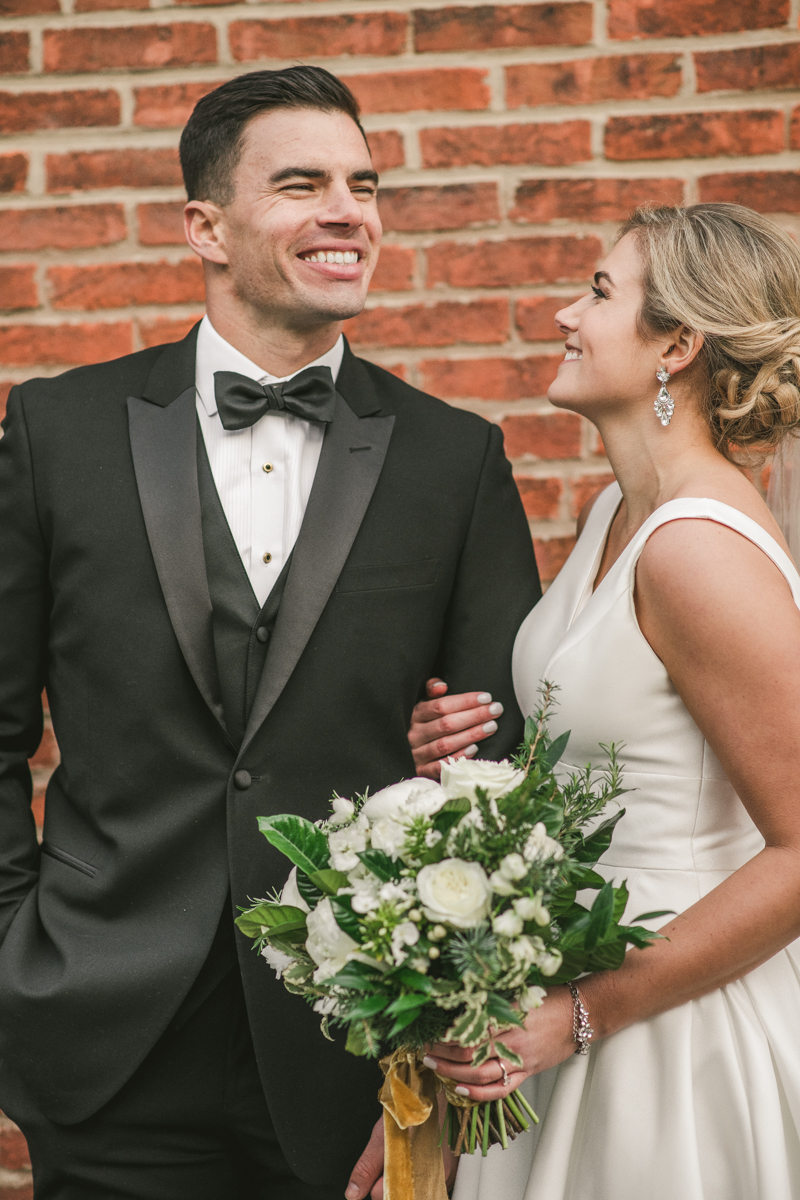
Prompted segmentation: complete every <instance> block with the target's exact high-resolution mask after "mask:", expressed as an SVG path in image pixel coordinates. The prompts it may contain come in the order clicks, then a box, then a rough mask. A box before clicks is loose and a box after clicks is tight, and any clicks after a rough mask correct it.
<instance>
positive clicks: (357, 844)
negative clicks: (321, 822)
mask: <svg viewBox="0 0 800 1200" xmlns="http://www.w3.org/2000/svg"><path fill="white" fill-rule="evenodd" d="M368 832H369V821H368V820H367V818H366V817H365V816H364V815H363V814H360V815H359V818H358V820H357V821H352V822H351V823H350V824H349V825H345V827H344V829H336V830H334V831H333V832H332V833H329V834H328V846H329V847H330V852H331V866H332V867H333V869H334V871H345V872H347V871H352V870H353V869H354V868H355V867H357V866H358V864H359V863H360V861H361V860H360V858H359V857H358V855H359V852H360V851H362V850H366V848H367V833H368Z"/></svg>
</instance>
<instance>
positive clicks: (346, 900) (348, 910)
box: [331, 896, 361, 944]
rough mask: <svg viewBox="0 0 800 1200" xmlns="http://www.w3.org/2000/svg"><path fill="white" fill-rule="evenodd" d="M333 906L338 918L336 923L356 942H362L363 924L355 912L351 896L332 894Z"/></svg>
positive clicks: (334, 913) (335, 915)
mask: <svg viewBox="0 0 800 1200" xmlns="http://www.w3.org/2000/svg"><path fill="white" fill-rule="evenodd" d="M331 908H332V909H333V915H334V917H335V918H336V924H337V925H338V926H339V928H340V929H343V930H344V931H345V933H347V934H349V936H350V937H351V938H352V939H353V941H354V942H358V943H359V944H360V943H361V926H360V925H359V923H358V916H357V915H356V913H354V912H353V907H352V904H351V902H350V897H349V896H331Z"/></svg>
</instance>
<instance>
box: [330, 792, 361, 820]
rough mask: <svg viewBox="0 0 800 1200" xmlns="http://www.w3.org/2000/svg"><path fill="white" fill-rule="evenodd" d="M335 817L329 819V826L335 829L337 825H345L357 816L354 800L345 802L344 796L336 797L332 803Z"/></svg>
mask: <svg viewBox="0 0 800 1200" xmlns="http://www.w3.org/2000/svg"><path fill="white" fill-rule="evenodd" d="M331 808H332V809H333V816H330V817H328V824H329V825H330V826H331V828H333V827H334V826H336V825H344V824H345V823H346V822H347V821H349V820H351V819H352V818H353V817H354V816H355V815H356V806H355V804H353V801H352V800H345V798H344V796H334V798H333V800H332V801H331Z"/></svg>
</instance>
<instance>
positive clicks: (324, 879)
mask: <svg viewBox="0 0 800 1200" xmlns="http://www.w3.org/2000/svg"><path fill="white" fill-rule="evenodd" d="M308 878H309V879H310V880H311V882H312V883H313V884H314V885H315V886H316V887H318V888H319V889H320V891H322V892H324V893H325V895H326V896H335V895H336V893H337V892H338V890H339V888H344V887H347V886H348V884H349V883H350V880H349V879H348V878H347V876H346V875H345V874H344V872H343V871H334V870H333V868H332V867H326V868H325V869H324V870H322V871H314V872H313V874H311V875H309V877H308Z"/></svg>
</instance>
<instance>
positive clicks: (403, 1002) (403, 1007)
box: [386, 992, 428, 1017]
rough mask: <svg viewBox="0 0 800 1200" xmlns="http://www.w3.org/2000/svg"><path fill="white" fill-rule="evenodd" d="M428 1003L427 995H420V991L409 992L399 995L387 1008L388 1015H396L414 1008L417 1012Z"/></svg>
mask: <svg viewBox="0 0 800 1200" xmlns="http://www.w3.org/2000/svg"><path fill="white" fill-rule="evenodd" d="M427 1003H428V997H427V996H420V995H419V993H418V992H407V993H406V995H405V996H398V997H397V999H396V1000H393V1001H392V1003H391V1004H390V1005H389V1007H388V1008H387V1009H386V1016H387V1017H396V1016H397V1015H398V1014H399V1013H404V1012H410V1011H411V1010H412V1009H413V1010H414V1012H416V1011H417V1010H418V1009H420V1008H422V1006H423V1004H427Z"/></svg>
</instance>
